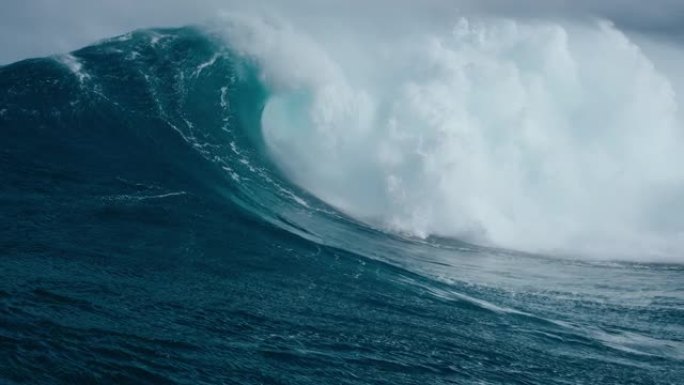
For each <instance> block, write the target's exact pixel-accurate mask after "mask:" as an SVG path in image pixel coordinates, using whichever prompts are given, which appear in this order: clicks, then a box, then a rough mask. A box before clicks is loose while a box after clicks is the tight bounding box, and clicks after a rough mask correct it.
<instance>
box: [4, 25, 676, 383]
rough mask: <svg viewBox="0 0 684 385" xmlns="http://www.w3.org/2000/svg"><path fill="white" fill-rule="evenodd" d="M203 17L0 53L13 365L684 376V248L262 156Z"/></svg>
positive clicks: (178, 374)
mask: <svg viewBox="0 0 684 385" xmlns="http://www.w3.org/2000/svg"><path fill="white" fill-rule="evenodd" d="M269 94H270V91H269V89H268V87H267V86H265V85H264V83H263V81H262V79H261V78H260V76H259V69H258V67H257V64H256V63H254V62H250V61H249V60H245V59H243V58H242V57H241V56H239V55H236V54H234V53H233V51H232V49H231V47H230V46H226V45H225V44H224V43H222V42H221V41H220V40H218V39H215V38H214V37H212V36H210V35H208V34H206V33H204V32H201V31H200V30H197V29H193V28H182V29H168V30H144V31H138V32H134V33H132V34H129V35H126V36H123V37H120V38H115V39H112V40H108V41H104V42H101V43H99V44H97V45H94V46H91V47H87V48H84V49H81V50H79V51H76V52H74V53H72V54H71V55H62V56H56V57H51V58H42V59H31V60H26V61H22V62H19V63H15V64H12V65H8V66H4V67H0V135H1V137H2V142H1V143H2V145H1V146H0V178H1V180H2V184H1V185H0V186H1V187H0V229H1V230H0V252H1V253H0V276H1V278H2V279H0V383H2V384H89V383H93V384H96V383H97V384H101V383H107V384H109V383H111V384H224V383H225V384H233V383H234V384H418V383H421V384H544V385H550V384H680V383H682V382H683V381H684V267H682V265H677V264H649V263H626V262H591V261H577V260H572V259H557V258H550V257H545V256H539V255H529V254H524V253H519V252H513V251H507V250H502V249H494V248H483V247H477V246H472V245H469V244H467V243H463V242H460V241H457V240H453V239H446V238H434V237H433V238H427V239H416V238H411V237H406V236H401V235H396V234H391V233H387V232H385V231H383V230H381V229H379V228H374V227H371V226H368V225H366V224H363V223H361V222H358V221H356V220H354V219H352V218H350V217H348V216H346V215H344V214H343V213H341V212H339V211H337V210H336V209H334V208H333V207H331V206H329V205H327V204H326V203H324V202H322V201H320V200H318V199H316V198H315V197H314V196H312V195H311V194H309V193H307V192H306V191H304V190H303V189H301V188H299V187H297V186H296V185H295V184H293V183H291V182H289V181H288V179H287V178H285V177H284V176H283V175H282V173H281V172H280V171H279V167H278V165H277V164H275V162H274V161H272V160H271V158H270V157H269V155H268V151H267V149H266V147H265V144H264V140H263V137H262V135H261V129H260V128H261V127H260V122H261V114H262V112H263V108H264V106H265V103H266V101H267V100H268V98H269Z"/></svg>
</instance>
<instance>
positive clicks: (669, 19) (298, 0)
mask: <svg viewBox="0 0 684 385" xmlns="http://www.w3.org/2000/svg"><path fill="white" fill-rule="evenodd" d="M244 3H249V4H250V7H255V4H259V7H261V8H265V9H268V8H274V9H280V10H281V12H289V13H292V14H297V15H299V16H300V17H308V18H321V17H338V16H339V15H344V17H345V18H346V19H347V20H350V18H359V19H362V18H365V19H367V20H368V19H377V20H378V22H384V21H386V20H388V18H391V17H398V16H399V15H402V16H403V17H407V18H412V17H417V16H416V15H419V14H420V15H422V16H421V17H423V16H427V17H430V15H432V16H434V17H442V18H443V17H445V15H446V16H447V17H448V16H450V15H452V14H454V15H455V14H456V12H462V13H466V14H469V13H485V14H496V15H509V16H514V17H535V18H536V17H542V18H544V17H554V18H589V17H591V16H599V17H603V18H607V19H610V20H612V21H614V22H615V23H616V24H618V25H619V26H620V27H621V28H623V29H627V30H635V31H640V32H647V33H653V34H657V35H659V36H663V37H670V38H672V37H673V36H674V37H678V36H682V31H684V1H682V0H651V1H644V0H603V1H602V0H517V1H516V0H412V1H411V0H378V1H373V0H366V1H360V0H281V1H278V0H272V1H268V0H251V1H244V0H243V1H235V0H1V1H0V64H7V63H9V62H13V61H16V60H20V59H23V58H27V57H34V56H42V55H49V54H53V53H60V52H67V51H70V50H73V49H76V48H79V47H81V46H84V45H87V44H89V43H91V42H93V41H96V40H99V39H102V38H105V37H110V36H114V35H118V34H122V33H125V32H128V31H130V30H133V29H136V28H143V27H164V26H178V25H185V24H194V23H198V22H202V21H205V20H209V19H211V18H212V17H213V16H214V15H216V14H218V13H219V12H221V11H226V10H231V9H234V8H244V7H245V5H244Z"/></svg>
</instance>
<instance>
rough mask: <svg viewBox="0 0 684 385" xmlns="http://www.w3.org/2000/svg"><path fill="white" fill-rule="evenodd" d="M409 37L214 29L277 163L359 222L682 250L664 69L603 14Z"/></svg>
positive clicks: (582, 250) (468, 235) (671, 95)
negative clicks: (250, 84) (257, 100)
mask: <svg viewBox="0 0 684 385" xmlns="http://www.w3.org/2000/svg"><path fill="white" fill-rule="evenodd" d="M406 30H407V32H404V33H397V34H394V35H392V36H391V37H387V36H383V35H381V34H377V35H373V34H368V31H367V30H361V31H353V30H350V29H347V30H340V29H335V28H330V29H320V28H319V29H316V30H314V31H313V32H312V30H311V29H308V30H307V29H306V28H301V27H299V26H294V25H292V24H289V23H288V22H286V21H283V20H282V19H277V18H269V19H266V18H261V17H253V16H248V15H245V14H240V15H228V16H226V17H225V18H224V20H223V22H222V24H220V26H217V27H216V28H215V29H214V30H213V32H216V33H218V34H220V35H222V36H224V37H226V38H227V41H228V42H229V44H230V45H231V46H232V47H233V48H234V49H236V51H237V52H239V53H240V54H241V55H243V56H244V57H248V58H250V59H251V60H253V61H254V62H255V63H257V66H258V68H259V71H260V74H261V78H262V81H263V82H264V83H265V84H266V86H267V88H268V89H269V92H270V97H269V99H268V101H267V104H266V107H265V111H264V114H263V117H262V123H263V134H264V139H265V142H266V144H267V146H268V149H269V151H270V154H271V155H272V157H273V158H274V159H275V160H276V161H277V164H278V165H279V167H280V168H281V169H282V170H284V171H285V173H286V174H287V175H288V176H289V177H290V178H292V180H294V181H295V182H296V183H297V184H299V185H300V186H302V187H304V188H305V189H306V190H308V191H310V192H312V193H314V194H315V195H317V196H318V197H320V198H321V199H323V200H324V201H326V202H328V203H330V204H332V205H333V206H335V207H337V208H339V209H341V210H342V211H344V212H346V213H348V214H350V215H352V216H354V217H356V218H359V219H361V220H363V221H366V222H368V223H372V224H374V225H379V226H382V227H385V228H388V229H391V230H393V231H398V232H401V233H408V234H411V235H415V236H419V237H427V236H430V235H438V236H448V237H456V238H459V239H465V240H468V241H470V242H474V243H478V244H486V245H496V246H501V247H508V248H515V249H522V250H527V251H543V252H555V253H561V254H571V255H578V254H580V255H591V256H600V257H603V258H615V257H619V258H625V257H627V258H647V259H649V258H654V257H655V258H668V259H671V258H673V257H672V255H673V254H675V253H677V252H678V251H681V250H682V246H684V238H683V237H682V234H683V233H682V231H683V230H684V221H682V219H681V218H684V215H682V214H684V212H683V211H684V208H683V207H682V205H681V203H680V202H681V197H682V196H683V194H684V169H682V168H681V167H679V166H678V165H681V164H682V163H683V162H684V159H682V157H683V155H682V152H681V147H682V145H683V144H684V140H683V137H682V120H681V115H680V113H679V103H680V99H679V98H678V95H677V93H676V85H675V84H673V83H672V80H673V79H675V78H676V76H675V74H672V73H668V72H666V71H664V70H663V69H664V68H667V67H666V66H664V65H663V66H659V64H662V63H657V62H654V58H653V57H651V56H649V55H648V54H647V53H646V52H647V51H644V50H643V49H642V48H641V47H640V46H639V45H638V44H637V43H635V42H634V41H633V40H631V39H630V38H629V37H628V36H627V35H625V34H623V33H622V32H620V31H619V30H618V29H617V28H616V27H615V26H613V25H612V24H611V23H609V22H605V21H596V22H592V23H586V24H579V23H574V24H573V23H559V22H548V21H545V22H542V21H515V20H510V19H501V18H499V19H493V18H474V19H473V18H461V19H460V20H457V21H456V22H455V23H454V24H453V25H452V26H451V27H450V28H442V29H440V28H437V27H435V28H424V29H422V30H418V31H416V30H415V29H410V28H407V29H406ZM408 31H410V32H408Z"/></svg>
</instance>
